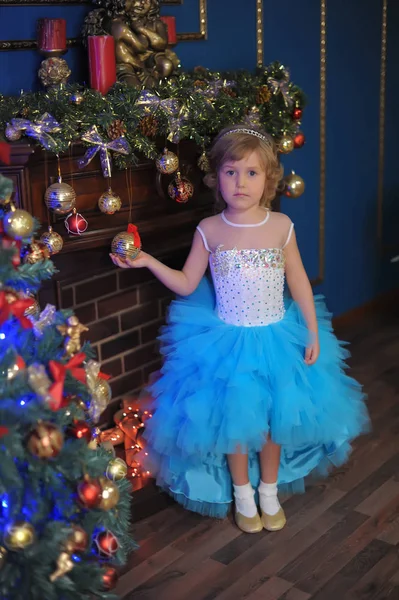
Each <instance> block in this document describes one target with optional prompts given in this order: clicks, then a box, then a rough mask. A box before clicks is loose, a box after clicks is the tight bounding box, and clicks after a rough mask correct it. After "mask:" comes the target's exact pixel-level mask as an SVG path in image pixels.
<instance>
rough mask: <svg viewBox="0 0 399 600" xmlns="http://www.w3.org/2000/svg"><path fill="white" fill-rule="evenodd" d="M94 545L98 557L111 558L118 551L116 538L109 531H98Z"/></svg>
mask: <svg viewBox="0 0 399 600" xmlns="http://www.w3.org/2000/svg"><path fill="white" fill-rule="evenodd" d="M94 544H95V546H96V548H97V551H98V553H99V555H100V556H106V557H107V558H111V557H112V556H114V555H115V554H116V553H117V552H118V549H119V542H118V538H117V537H116V536H115V535H114V534H113V533H112V532H111V531H107V530H105V531H100V533H98V534H97V535H96V536H95V538H94Z"/></svg>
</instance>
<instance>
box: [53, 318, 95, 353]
mask: <svg viewBox="0 0 399 600" xmlns="http://www.w3.org/2000/svg"><path fill="white" fill-rule="evenodd" d="M57 329H58V331H59V332H60V333H61V334H62V335H63V336H65V342H64V348H65V352H66V354H67V355H68V356H73V355H74V354H76V353H77V352H79V351H80V349H81V347H82V344H81V341H80V336H81V335H82V333H83V332H85V331H89V328H88V327H86V325H82V323H81V322H80V321H79V319H78V317H77V316H76V315H71V316H70V317H68V318H67V321H66V324H65V325H58V326H57Z"/></svg>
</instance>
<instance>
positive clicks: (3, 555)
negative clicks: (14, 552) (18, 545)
mask: <svg viewBox="0 0 399 600" xmlns="http://www.w3.org/2000/svg"><path fill="white" fill-rule="evenodd" d="M6 560H7V550H6V549H5V548H4V547H3V546H0V570H1V569H2V568H3V567H4V564H5V562H6Z"/></svg>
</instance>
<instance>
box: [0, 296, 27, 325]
mask: <svg viewBox="0 0 399 600" xmlns="http://www.w3.org/2000/svg"><path fill="white" fill-rule="evenodd" d="M33 304H34V302H33V300H32V299H31V298H27V299H23V298H18V300H14V301H13V302H8V301H7V295H6V292H0V325H2V324H3V323H4V322H5V321H7V319H9V318H10V316H14V317H16V318H17V319H18V320H19V322H20V323H21V325H22V327H23V328H24V329H31V328H32V323H31V322H30V321H29V319H28V318H27V317H25V316H24V313H25V311H26V310H27V309H28V308H30V307H31V306H32V305H33Z"/></svg>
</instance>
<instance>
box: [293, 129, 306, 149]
mask: <svg viewBox="0 0 399 600" xmlns="http://www.w3.org/2000/svg"><path fill="white" fill-rule="evenodd" d="M305 141H306V138H305V136H304V134H303V133H302V131H298V133H297V134H296V135H295V137H294V147H295V148H302V146H303V145H304V143H305Z"/></svg>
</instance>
